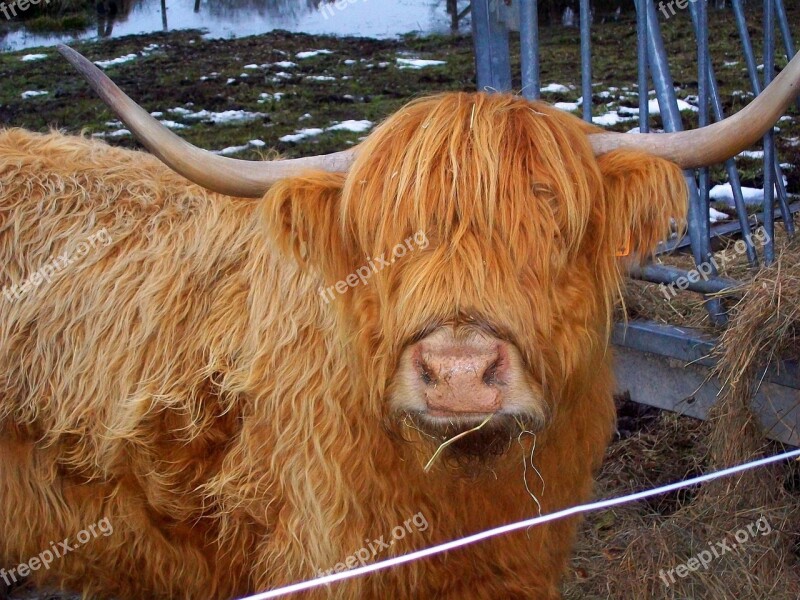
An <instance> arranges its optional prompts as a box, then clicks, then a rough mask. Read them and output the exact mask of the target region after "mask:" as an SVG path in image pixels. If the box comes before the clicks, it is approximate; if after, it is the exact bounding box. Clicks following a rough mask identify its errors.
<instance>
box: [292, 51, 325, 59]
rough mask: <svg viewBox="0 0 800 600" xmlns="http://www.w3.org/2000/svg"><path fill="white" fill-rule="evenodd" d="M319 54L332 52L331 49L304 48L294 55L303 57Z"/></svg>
mask: <svg viewBox="0 0 800 600" xmlns="http://www.w3.org/2000/svg"><path fill="white" fill-rule="evenodd" d="M320 54H333V52H332V51H331V50H306V51H305V52H298V53H297V54H295V57H297V58H300V59H303V58H311V57H312V56H319V55H320Z"/></svg>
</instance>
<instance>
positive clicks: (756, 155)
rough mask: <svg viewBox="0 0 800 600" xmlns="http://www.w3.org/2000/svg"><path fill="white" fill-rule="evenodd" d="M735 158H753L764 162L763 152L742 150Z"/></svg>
mask: <svg viewBox="0 0 800 600" xmlns="http://www.w3.org/2000/svg"><path fill="white" fill-rule="evenodd" d="M736 157H737V158H753V159H756V160H764V151H763V150H744V151H743V152H740V153H739V154H737V155H736Z"/></svg>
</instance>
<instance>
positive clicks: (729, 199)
mask: <svg viewBox="0 0 800 600" xmlns="http://www.w3.org/2000/svg"><path fill="white" fill-rule="evenodd" d="M783 180H784V183H785V182H786V177H784V178H783ZM742 196H743V197H744V202H745V204H761V203H763V202H764V190H763V189H762V188H751V187H744V186H742ZM775 196H776V197H777V190H776V192H775ZM708 197H709V198H710V199H711V200H715V201H718V202H725V203H727V204H729V205H730V206H733V205H734V204H733V189H732V188H731V184H730V183H720V184H718V185H715V186H714V187H713V188H711V191H710V192H709V194H708Z"/></svg>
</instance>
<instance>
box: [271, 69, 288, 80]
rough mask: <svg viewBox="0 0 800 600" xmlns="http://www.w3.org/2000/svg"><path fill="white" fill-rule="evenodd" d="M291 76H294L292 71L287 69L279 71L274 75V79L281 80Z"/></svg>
mask: <svg viewBox="0 0 800 600" xmlns="http://www.w3.org/2000/svg"><path fill="white" fill-rule="evenodd" d="M291 78H292V74H291V73H287V72H286V71H278V72H277V73H275V75H274V76H273V77H272V81H280V80H281V79H291Z"/></svg>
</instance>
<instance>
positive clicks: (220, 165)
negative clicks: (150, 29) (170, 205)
mask: <svg viewBox="0 0 800 600" xmlns="http://www.w3.org/2000/svg"><path fill="white" fill-rule="evenodd" d="M58 51H59V52H60V53H61V55H62V56H64V58H66V59H67V60H68V61H69V63H70V64H71V65H72V66H73V67H75V68H76V69H77V70H78V72H79V73H80V74H81V75H82V76H83V78H84V79H86V81H87V82H89V85H90V86H91V87H92V89H94V91H95V92H97V94H98V95H99V96H100V98H102V100H103V102H105V103H106V104H108V106H109V107H110V108H111V110H113V111H114V112H115V113H116V114H117V116H118V117H119V118H120V120H121V121H122V122H123V123H125V125H127V126H128V128H129V129H130V130H131V132H132V133H133V134H134V135H135V136H136V138H137V139H138V140H139V141H140V142H141V143H142V144H143V145H144V146H145V147H146V148H147V149H148V150H150V152H152V153H153V154H155V155H156V156H157V157H158V158H159V159H160V160H161V161H162V162H164V163H165V164H166V165H167V166H168V167H170V168H171V169H172V170H173V171H175V172H177V173H179V174H181V175H183V176H184V177H186V178H187V179H189V180H190V181H192V182H194V183H197V184H198V185H201V186H203V187H204V188H207V189H209V190H212V191H215V192H219V193H221V194H226V195H229V196H241V197H245V198H258V197H260V196H262V195H263V194H264V192H266V191H267V189H269V187H270V186H271V185H273V184H274V183H275V182H277V181H279V180H281V179H284V178H286V177H290V176H292V175H296V174H297V173H299V172H301V171H303V170H306V169H320V170H323V171H332V172H345V171H347V170H348V169H349V168H350V165H351V164H352V162H353V160H354V158H355V154H356V150H355V148H353V149H350V150H345V151H342V152H336V153H334V154H326V155H322V156H308V157H304V158H294V159H288V160H274V161H250V160H237V159H233V158H226V157H224V156H219V155H217V154H214V153H213V152H209V151H207V150H202V149H200V148H197V147H196V146H192V145H191V144H190V143H188V142H186V141H184V140H182V139H181V138H179V137H178V136H177V135H175V134H174V133H172V132H171V131H170V130H169V129H167V128H166V127H164V126H163V125H162V124H161V123H159V122H158V121H157V120H156V119H154V118H153V117H152V116H150V113H148V112H147V111H146V110H144V109H143V108H142V107H141V106H139V105H138V104H136V103H135V102H134V101H133V100H131V99H130V98H129V97H128V96H126V95H125V94H124V93H123V92H122V90H120V89H119V88H118V87H117V86H116V85H115V84H114V82H113V81H111V80H110V79H109V78H108V77H106V75H105V74H104V73H103V72H102V71H101V70H100V69H98V68H97V67H96V66H95V65H94V64H92V62H91V61H89V60H88V59H87V58H85V57H84V56H82V55H81V54H79V53H78V52H76V51H75V50H73V49H72V48H70V47H69V46H64V45H59V46H58Z"/></svg>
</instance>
